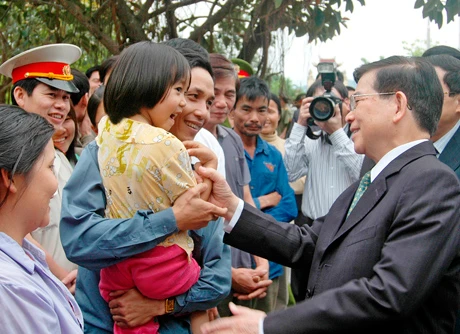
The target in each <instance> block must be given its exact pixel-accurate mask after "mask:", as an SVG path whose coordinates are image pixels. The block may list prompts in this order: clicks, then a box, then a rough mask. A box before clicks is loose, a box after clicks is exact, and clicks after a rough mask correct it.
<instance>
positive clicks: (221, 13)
mask: <svg viewBox="0 0 460 334" xmlns="http://www.w3.org/2000/svg"><path fill="white" fill-rule="evenodd" d="M243 2H244V1H243V0H228V1H227V2H226V3H225V5H223V6H222V7H221V8H220V9H219V10H218V11H217V12H216V13H215V14H214V15H212V16H209V18H208V19H207V20H206V22H204V23H203V24H202V25H201V26H200V27H196V28H195V30H194V31H192V32H191V33H190V35H189V37H188V38H190V39H191V40H193V41H196V42H199V41H200V40H201V38H202V37H203V35H204V34H205V33H207V32H208V31H211V30H212V29H213V27H214V26H215V25H216V24H217V23H219V22H220V21H222V20H223V19H224V18H225V17H226V16H227V15H228V13H230V12H231V10H232V9H233V8H234V7H236V6H238V5H241V4H243Z"/></svg>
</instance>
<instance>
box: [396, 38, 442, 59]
mask: <svg viewBox="0 0 460 334" xmlns="http://www.w3.org/2000/svg"><path fill="white" fill-rule="evenodd" d="M437 44H438V43H435V44H434V45H431V46H430V47H432V46H435V45H437ZM403 49H404V50H405V51H406V55H407V56H412V57H421V56H422V54H423V52H425V50H426V49H428V47H427V46H426V44H425V41H422V40H420V39H417V40H415V42H412V43H410V44H409V43H408V42H403Z"/></svg>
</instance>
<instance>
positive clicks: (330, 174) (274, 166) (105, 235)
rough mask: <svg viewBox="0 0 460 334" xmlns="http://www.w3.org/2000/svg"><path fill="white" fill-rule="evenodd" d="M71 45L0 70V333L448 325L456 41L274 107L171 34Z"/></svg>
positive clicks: (457, 284) (314, 87)
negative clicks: (87, 59) (90, 61)
mask: <svg viewBox="0 0 460 334" xmlns="http://www.w3.org/2000/svg"><path fill="white" fill-rule="evenodd" d="M80 56H81V50H80V48H79V47H77V46H75V45H71V44H51V45H44V46H41V47H37V48H34V49H31V50H28V51H25V52H23V53H21V54H19V55H17V56H15V57H13V58H11V59H9V60H7V61H6V62H4V63H3V64H1V65H0V74H2V75H5V76H7V77H9V78H11V79H12V83H13V87H12V92H11V96H12V103H11V105H7V104H5V105H0V240H1V241H2V242H1V243H0V268H1V270H0V307H1V309H2V312H0V329H1V331H2V333H81V332H85V333H161V334H164V333H178V334H180V333H194V334H197V333H203V334H210V333H253V334H259V333H266V334H268V333H310V332H312V333H389V332H395V333H454V332H455V333H460V234H459V224H460V205H459V203H460V182H459V179H460V129H459V128H460V51H459V50H457V49H454V48H451V47H447V46H436V47H433V48H431V49H428V50H427V51H426V52H425V53H424V54H423V56H422V57H403V56H392V57H389V58H386V59H382V60H379V61H376V62H373V63H368V64H365V65H362V66H361V67H359V68H357V69H356V70H355V72H354V74H353V75H354V79H355V81H356V82H357V86H356V87H347V86H346V85H344V83H343V78H342V77H340V76H338V77H337V79H336V78H335V77H334V79H333V80H332V81H331V79H330V78H329V77H328V79H326V76H323V77H322V75H321V73H320V74H319V76H318V78H317V80H316V81H315V82H314V83H313V84H311V85H310V86H309V88H308V90H307V92H306V94H305V95H303V94H302V95H299V96H298V97H296V99H295V103H296V104H295V107H292V106H290V105H289V103H290V101H289V99H288V98H287V97H286V96H277V95H276V94H274V92H271V91H270V88H269V86H268V84H267V83H266V82H265V81H264V80H262V79H261V78H259V77H257V76H256V75H255V74H254V70H253V69H252V68H251V67H250V65H249V64H248V63H246V62H245V61H243V60H241V59H236V60H230V59H228V58H226V57H225V56H224V55H221V54H216V53H211V54H208V52H207V51H206V50H205V49H204V48H203V47H202V46H200V45H199V44H197V43H195V42H193V41H191V40H188V39H182V38H175V39H171V40H169V41H166V42H163V43H154V42H150V41H144V42H139V43H135V44H133V45H131V46H128V47H127V48H125V49H124V50H123V51H122V52H121V53H120V55H117V56H113V57H110V58H108V59H107V60H106V61H104V62H103V63H102V64H101V65H96V66H93V67H91V68H89V69H87V70H86V72H82V71H79V70H77V69H75V68H71V66H72V64H73V63H75V62H76V61H77V60H78V59H79V58H80ZM328 80H329V81H328ZM325 82H326V83H325ZM325 97H327V98H325ZM321 101H326V103H327V105H329V108H330V111H331V113H330V116H329V117H328V118H325V119H321V118H318V116H316V114H315V112H317V111H318V110H320V111H323V110H322V109H323V108H324V105H321V106H320V103H322V102H321ZM315 108H317V109H315ZM229 124H230V126H228V125H229Z"/></svg>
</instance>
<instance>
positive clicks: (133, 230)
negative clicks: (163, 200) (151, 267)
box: [60, 142, 231, 333]
mask: <svg viewBox="0 0 460 334" xmlns="http://www.w3.org/2000/svg"><path fill="white" fill-rule="evenodd" d="M97 151H98V147H97V145H96V143H95V142H92V143H90V144H88V145H87V146H86V148H85V149H84V151H83V153H82V155H81V156H80V160H79V161H78V164H77V165H76V167H75V169H74V172H73V174H72V176H71V178H70V179H69V181H68V182H67V185H66V187H65V188H64V193H63V200H62V215H61V216H62V220H61V225H60V227H61V240H62V243H63V246H64V250H65V251H66V254H67V257H68V258H69V259H70V260H71V261H72V262H74V263H77V264H78V265H80V266H81V267H80V268H79V269H78V277H77V291H76V294H75V297H76V299H77V301H78V303H79V305H80V307H81V309H82V312H83V316H84V318H85V332H86V333H109V332H110V333H111V332H112V331H113V321H112V317H111V315H110V310H109V308H108V306H107V303H106V302H105V301H104V300H103V299H102V297H101V296H100V294H99V289H98V284H99V270H100V269H101V268H104V267H107V266H110V265H112V264H114V263H118V262H120V261H121V260H123V259H126V258H128V257H130V256H133V255H135V254H138V253H141V252H144V251H146V250H149V249H151V248H153V247H155V246H156V245H157V244H158V243H159V242H161V241H162V240H164V239H165V238H166V237H167V236H168V235H170V234H172V233H174V232H177V226H176V220H175V218H174V214H173V211H172V209H171V208H168V209H166V210H163V211H160V212H158V213H155V214H153V213H152V212H150V211H139V212H137V213H136V214H135V216H134V217H133V218H131V219H106V218H103V216H104V210H105V205H106V198H105V193H104V188H103V185H102V179H101V176H100V174H99V165H98V163H97ZM223 233H224V232H223V228H222V222H221V220H219V221H216V222H211V223H209V224H208V226H207V227H205V228H203V229H201V230H198V231H196V234H197V235H198V236H199V237H200V239H201V243H202V244H201V256H202V262H203V267H202V270H201V274H200V278H199V280H198V282H197V283H196V284H195V285H194V286H193V287H192V288H191V289H190V290H189V291H188V292H187V293H185V294H183V295H180V296H177V297H176V306H175V310H174V314H175V315H176V316H162V317H159V321H160V329H161V332H162V333H190V324H189V318H188V317H187V316H184V317H177V315H180V314H187V313H190V312H193V311H197V310H206V309H208V308H211V307H214V306H216V305H217V304H218V303H219V302H220V301H221V300H222V299H224V298H225V297H226V296H227V295H228V293H229V292H230V287H231V266H230V261H231V258H230V250H229V247H228V246H227V245H224V244H223V241H222V240H223Z"/></svg>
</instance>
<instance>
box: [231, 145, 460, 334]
mask: <svg viewBox="0 0 460 334" xmlns="http://www.w3.org/2000/svg"><path fill="white" fill-rule="evenodd" d="M435 154H436V151H435V149H434V147H433V145H432V143H431V142H423V143H421V144H418V145H416V146H415V147H413V148H411V149H409V150H408V151H406V152H404V153H403V154H402V155H400V156H399V157H397V158H396V159H395V160H393V161H392V162H391V163H390V164H389V165H388V166H387V167H386V168H385V169H384V170H383V171H382V172H381V173H380V174H379V175H378V176H377V178H376V179H375V180H374V181H373V182H372V183H371V185H370V186H369V188H368V189H367V191H366V192H365V193H364V195H363V196H362V197H361V199H360V201H359V202H358V203H357V205H356V207H355V208H354V210H353V211H352V212H351V214H350V216H349V217H348V218H346V215H347V211H348V208H349V206H350V204H351V201H352V199H353V196H354V193H355V191H356V189H357V187H358V182H356V183H355V184H353V185H352V186H350V187H349V188H348V189H347V190H345V191H344V193H343V194H342V195H341V196H340V197H339V198H338V199H337V201H336V202H335V203H334V204H333V205H332V207H331V209H330V211H329V213H328V214H327V215H326V216H325V217H322V218H320V219H318V220H316V221H315V222H314V223H313V225H312V227H308V226H307V225H305V226H303V227H298V226H296V225H289V224H277V223H276V222H275V221H273V219H271V218H270V217H268V216H267V215H264V214H263V213H261V212H259V211H257V210H254V209H253V208H251V207H250V206H248V205H245V207H244V210H243V213H242V215H241V217H240V219H239V221H238V223H237V224H236V226H235V227H234V228H233V230H232V232H231V233H230V234H228V235H226V236H225V241H226V242H228V243H229V244H231V245H232V246H235V247H240V248H242V249H244V250H246V251H248V252H250V253H253V254H256V255H259V256H262V257H265V258H268V259H271V260H274V261H276V262H278V263H281V264H284V265H288V266H294V267H300V268H304V269H305V270H306V271H307V272H309V279H308V285H307V286H308V290H307V299H306V300H305V301H304V302H302V303H299V304H297V305H296V306H294V307H292V308H289V309H288V310H284V311H278V312H275V313H271V314H269V315H268V316H267V317H266V318H265V320H264V332H265V334H270V333H452V331H453V327H454V322H455V312H456V310H457V309H458V307H459V293H460V277H459V276H460V275H459V272H460V254H459V249H460V233H459V219H460V205H459V203H460V184H459V181H458V179H457V177H456V175H455V174H454V173H453V172H452V170H450V169H449V168H448V167H447V166H446V165H444V164H442V163H441V162H439V160H438V159H436V156H435Z"/></svg>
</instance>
